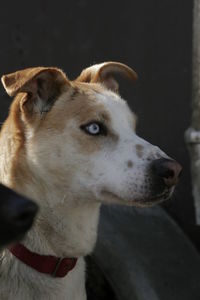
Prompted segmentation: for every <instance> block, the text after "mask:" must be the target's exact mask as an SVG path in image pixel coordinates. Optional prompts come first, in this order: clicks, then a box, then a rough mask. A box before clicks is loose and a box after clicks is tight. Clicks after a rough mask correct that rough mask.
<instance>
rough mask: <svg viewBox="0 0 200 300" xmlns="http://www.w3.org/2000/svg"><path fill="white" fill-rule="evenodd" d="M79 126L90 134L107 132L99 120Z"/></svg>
mask: <svg viewBox="0 0 200 300" xmlns="http://www.w3.org/2000/svg"><path fill="white" fill-rule="evenodd" d="M80 128H81V129H82V130H84V131H85V132H86V133H87V134H90V135H100V134H102V135H106V133H107V129H106V127H105V126H104V125H103V124H102V123H99V122H90V123H89V124H86V125H82V126H81V127H80Z"/></svg>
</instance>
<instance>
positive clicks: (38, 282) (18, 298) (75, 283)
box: [0, 258, 87, 300]
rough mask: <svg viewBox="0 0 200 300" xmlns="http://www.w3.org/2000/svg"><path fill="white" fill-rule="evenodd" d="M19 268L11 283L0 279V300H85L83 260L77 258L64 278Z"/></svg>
mask: <svg viewBox="0 0 200 300" xmlns="http://www.w3.org/2000/svg"><path fill="white" fill-rule="evenodd" d="M21 267H22V268H20V269H21V270H19V272H18V273H16V277H15V278H14V279H13V280H12V281H11V280H8V279H6V278H1V282H0V291H1V292H0V299H1V300H13V299H15V300H27V299H28V300H44V299H47V300H55V299H56V300H72V299H73V300H86V298H87V297H86V292H85V263H84V260H83V258H79V260H78V262H77V265H76V267H75V268H74V269H73V270H72V271H71V272H69V273H68V274H67V276H66V277H64V278H51V277H48V276H47V275H41V274H40V273H38V272H37V271H35V270H32V269H30V268H29V267H26V266H21ZM21 271H22V272H23V276H22V277H21ZM4 279H5V280H4Z"/></svg>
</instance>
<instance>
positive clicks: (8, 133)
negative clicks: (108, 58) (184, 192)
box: [0, 62, 181, 300]
mask: <svg viewBox="0 0 200 300" xmlns="http://www.w3.org/2000/svg"><path fill="white" fill-rule="evenodd" d="M116 73H118V74H122V75H123V76H125V77H126V78H128V79H130V80H132V81H133V82H134V81H136V79H137V74H136V72H135V71H134V70H132V69H131V68H130V67H128V66H127V65H124V64H121V63H118V62H105V63H102V64H98V65H93V66H91V67H89V68H87V69H85V70H83V71H82V73H81V74H80V75H79V76H78V77H77V78H76V79H75V80H72V81H71V80H69V79H68V78H67V76H66V75H65V73H64V72H63V71H62V70H60V69H58V68H54V67H35V68H29V69H25V70H21V71H17V72H15V73H12V74H8V75H4V76H3V77H2V83H3V86H4V88H5V90H6V92H7V93H8V94H9V95H10V96H11V97H15V98H14V101H13V102H12V104H11V108H10V113H9V116H8V118H7V120H6V121H5V123H4V125H3V128H2V131H1V136H0V174H1V175H0V181H1V182H2V183H4V184H6V185H7V186H9V187H10V188H13V189H14V190H16V191H17V192H19V193H22V194H24V195H25V196H27V197H30V198H33V199H36V200H37V203H38V204H39V206H40V212H39V213H38V217H37V219H36V222H35V224H34V226H33V227H32V229H31V230H30V231H29V232H28V234H27V236H26V238H25V240H24V241H23V243H21V244H16V245H15V246H13V247H12V248H9V249H6V250H5V251H4V253H3V254H2V255H1V260H0V261H1V263H0V279H1V280H0V293H1V297H0V299H1V300H4V299H6V300H8V299H9V300H10V299H15V300H27V299H38V300H41V299H54V300H55V299H62V300H63V299H68V300H85V299H86V292H85V264H84V256H86V255H88V254H89V253H91V252H92V250H93V248H94V246H95V242H96V238H97V227H98V219H99V209H100V206H101V204H102V203H103V204H123V205H135V206H139V207H146V206H151V205H153V204H156V203H160V202H161V201H163V200H166V199H168V198H169V197H170V196H171V194H172V193H173V190H174V187H175V185H176V184H177V182H178V179H179V176H180V173H181V166H180V165H179V163H177V162H176V161H174V160H172V159H171V158H169V157H168V156H167V155H166V154H165V153H164V152H163V151H161V150H160V149H159V148H158V147H157V146H153V145H151V144H150V143H148V142H147V141H145V140H143V139H142V138H140V137H139V136H137V135H136V133H135V129H136V116H135V114H134V113H132V112H131V111H130V109H129V107H128V105H127V103H126V102H125V101H124V100H123V99H122V98H121V97H120V95H119V92H118V82H117V81H116V80H115V78H114V75H115V74H116Z"/></svg>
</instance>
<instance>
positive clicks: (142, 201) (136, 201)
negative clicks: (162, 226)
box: [101, 189, 173, 207]
mask: <svg viewBox="0 0 200 300" xmlns="http://www.w3.org/2000/svg"><path fill="white" fill-rule="evenodd" d="M172 193H173V190H171V189H170V190H169V189H168V190H166V191H164V192H162V193H160V194H157V195H154V196H150V197H147V198H144V197H141V198H133V199H131V200H130V199H128V200H127V199H126V198H122V197H120V196H118V195H116V194H114V193H113V192H110V191H106V190H103V191H102V192H101V195H102V197H103V199H104V200H105V201H106V202H107V203H113V204H125V205H130V206H137V207H149V206H153V205H155V204H159V203H161V202H163V201H167V200H169V199H170V198H171V196H172Z"/></svg>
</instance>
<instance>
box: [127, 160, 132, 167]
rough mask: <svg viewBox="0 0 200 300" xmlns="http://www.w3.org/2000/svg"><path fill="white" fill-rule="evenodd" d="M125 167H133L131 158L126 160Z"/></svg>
mask: <svg viewBox="0 0 200 300" xmlns="http://www.w3.org/2000/svg"><path fill="white" fill-rule="evenodd" d="M127 167H128V168H132V167H133V162H132V160H128V161H127Z"/></svg>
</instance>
